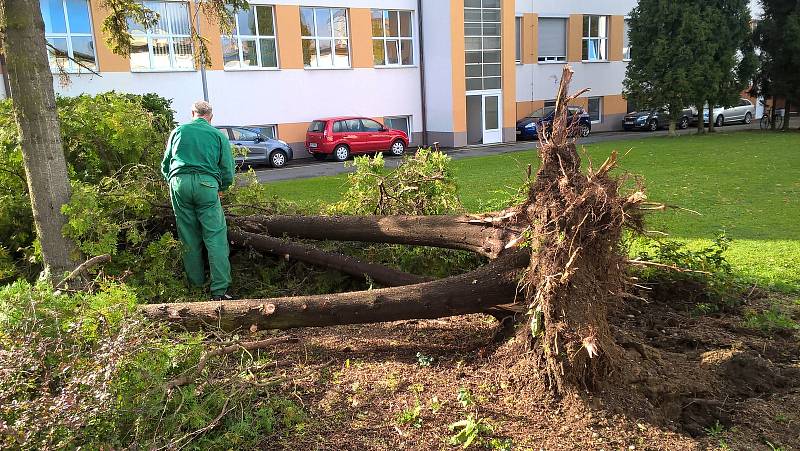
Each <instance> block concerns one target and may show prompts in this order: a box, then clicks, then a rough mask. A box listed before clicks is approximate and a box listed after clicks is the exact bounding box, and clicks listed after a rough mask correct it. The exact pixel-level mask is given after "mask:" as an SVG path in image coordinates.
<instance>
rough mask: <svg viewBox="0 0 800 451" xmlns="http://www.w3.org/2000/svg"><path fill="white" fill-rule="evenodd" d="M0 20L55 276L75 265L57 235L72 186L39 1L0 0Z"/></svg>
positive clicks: (42, 238)
mask: <svg viewBox="0 0 800 451" xmlns="http://www.w3.org/2000/svg"><path fill="white" fill-rule="evenodd" d="M0 20H2V26H3V33H2V34H3V53H4V55H5V57H6V61H7V63H8V79H9V84H10V87H11V94H12V99H13V104H14V116H15V118H16V122H17V126H18V127H19V136H20V145H21V146H22V155H23V160H24V162H25V176H26V178H27V181H28V192H29V194H30V198H31V207H32V209H33V218H34V222H35V224H36V234H37V235H38V238H39V244H40V245H41V252H42V260H43V262H44V269H45V274H47V275H50V276H51V277H58V276H61V275H62V274H63V273H64V272H65V271H67V270H69V269H71V268H72V267H73V266H74V263H75V260H76V258H77V254H76V250H75V247H74V245H73V244H72V243H71V242H70V241H69V240H68V239H67V238H65V237H64V236H63V235H62V234H61V229H62V228H63V226H64V224H65V223H66V219H65V218H64V215H62V214H61V206H62V205H64V204H65V203H67V202H69V197H70V184H69V179H68V177H67V162H66V158H65V157H64V151H63V147H62V144H61V133H60V129H59V126H58V115H57V114H56V99H55V93H54V91H53V75H52V73H51V71H50V63H49V62H48V60H47V54H46V53H45V49H46V45H45V42H46V41H45V38H44V22H43V20H42V13H41V10H40V9H39V1H38V0H13V1H11V0H4V1H2V2H0ZM31 49H39V51H31Z"/></svg>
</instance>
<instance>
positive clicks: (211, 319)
mask: <svg viewBox="0 0 800 451" xmlns="http://www.w3.org/2000/svg"><path fill="white" fill-rule="evenodd" d="M529 260H530V254H528V253H527V252H526V251H515V252H512V253H509V254H506V255H503V256H502V257H500V258H498V259H496V260H494V261H492V262H490V263H489V264H488V265H486V266H484V267H481V268H479V269H477V270H475V271H471V272H468V273H466V274H462V275H459V276H454V277H449V278H446V279H440V280H436V281H433V282H427V283H421V284H416V285H408V286H404V287H396V288H384V289H380V290H370V291H358V292H351V293H340V294H330V295H319V296H298V297H290V298H275V299H254V300H241V301H227V302H213V301H212V302H190V303H180V304H161V305H156V304H154V305H145V306H142V307H140V308H139V310H140V311H141V312H142V313H143V314H144V315H145V316H146V317H148V318H150V319H154V320H159V321H164V322H167V323H170V324H172V325H173V326H175V327H177V328H182V329H186V330H200V329H204V328H207V327H212V328H221V329H223V330H228V331H233V330H239V329H247V328H251V326H253V325H255V326H256V327H257V328H258V329H291V328H295V327H321V326H332V325H341V324H365V323H377V322H386V321H399V320H404V319H433V318H443V317H447V316H456V315H464V314H469V313H480V312H483V311H486V310H488V309H490V308H492V307H495V306H499V305H505V304H511V303H513V302H514V301H515V296H516V293H517V284H518V281H517V271H518V269H519V268H523V267H525V265H527V264H528V261H529Z"/></svg>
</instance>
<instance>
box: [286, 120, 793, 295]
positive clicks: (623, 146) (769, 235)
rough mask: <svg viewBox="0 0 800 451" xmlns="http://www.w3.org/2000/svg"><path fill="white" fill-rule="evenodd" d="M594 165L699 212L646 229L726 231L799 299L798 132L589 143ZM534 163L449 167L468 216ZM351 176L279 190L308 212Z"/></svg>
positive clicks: (690, 238)
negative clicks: (613, 162) (615, 158)
mask: <svg viewBox="0 0 800 451" xmlns="http://www.w3.org/2000/svg"><path fill="white" fill-rule="evenodd" d="M585 149H586V151H587V152H588V155H589V156H590V157H591V159H592V161H593V162H594V163H595V165H596V166H598V165H600V164H601V163H602V162H603V160H604V159H605V158H606V157H607V156H608V155H609V153H610V152H611V151H612V150H615V149H616V150H618V151H620V153H621V154H626V152H627V154H626V155H625V156H624V157H623V158H621V161H620V165H619V166H620V169H619V170H620V171H624V172H628V173H632V174H637V175H641V176H643V177H644V180H645V183H646V186H647V194H648V197H649V199H650V200H653V201H658V202H664V203H666V204H669V205H676V206H680V207H682V208H685V209H689V210H694V211H697V212H699V213H700V214H701V215H696V214H692V213H689V212H687V211H683V210H677V209H671V210H668V211H666V212H661V213H655V214H652V215H650V218H649V228H651V229H656V230H661V231H664V232H667V233H669V234H670V236H671V237H673V238H676V239H680V240H683V241H686V242H687V243H689V245H690V246H702V245H707V244H708V243H710V241H711V239H712V238H713V237H714V236H715V235H716V234H717V233H719V232H720V231H725V232H726V233H727V234H728V236H729V237H730V238H732V239H733V243H732V245H731V248H730V250H729V251H728V254H727V258H728V260H729V261H730V262H731V264H732V265H733V266H734V268H735V269H736V271H737V273H738V274H739V275H741V276H742V277H744V278H746V279H747V280H750V281H753V282H756V283H758V284H759V285H761V286H767V287H771V288H773V289H778V290H781V291H786V292H800V134H799V133H765V132H759V131H746V132H736V133H724V134H717V135H713V136H708V135H706V136H683V137H678V138H669V137H655V138H647V139H639V140H631V141H609V142H604V143H597V144H590V145H587V146H585ZM528 164H532V165H533V166H534V170H535V169H536V167H537V166H538V159H537V158H536V155H535V153H534V151H533V150H529V151H523V152H515V153H508V154H501V155H493V156H489V157H475V158H465V159H462V160H456V161H454V162H453V169H454V171H455V174H456V177H457V180H458V184H459V194H460V196H461V199H462V201H463V203H464V205H465V206H466V208H467V209H468V210H470V211H473V212H477V211H485V210H490V209H493V208H497V207H498V206H500V205H501V203H502V202H503V201H504V200H505V199H508V197H509V195H510V194H511V193H513V192H514V191H515V190H516V189H517V188H518V187H519V186H520V185H521V184H522V181H523V179H524V177H525V168H526V166H527V165H528ZM345 183H346V175H344V174H342V175H337V176H332V177H319V178H314V179H301V180H291V181H286V182H277V183H273V184H272V185H271V188H272V190H273V192H274V193H275V194H276V195H278V196H280V197H282V198H284V199H287V200H291V201H295V202H298V203H300V204H305V205H318V204H320V203H328V202H335V201H337V200H338V199H339V196H340V195H341V194H342V193H343V192H344V190H345V189H346V187H345Z"/></svg>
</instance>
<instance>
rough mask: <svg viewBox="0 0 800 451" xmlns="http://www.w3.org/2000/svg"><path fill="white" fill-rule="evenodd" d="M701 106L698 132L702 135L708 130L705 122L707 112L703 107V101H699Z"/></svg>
mask: <svg viewBox="0 0 800 451" xmlns="http://www.w3.org/2000/svg"><path fill="white" fill-rule="evenodd" d="M699 105H700V106H699V107H697V134H698V135H702V134H703V133H705V132H706V124H704V123H703V113H704V112H705V110H706V109H705V108H703V102H699Z"/></svg>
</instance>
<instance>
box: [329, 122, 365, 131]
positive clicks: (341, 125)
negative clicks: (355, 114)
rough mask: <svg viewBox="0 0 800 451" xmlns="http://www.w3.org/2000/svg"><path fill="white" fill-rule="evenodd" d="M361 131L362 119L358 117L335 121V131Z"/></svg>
mask: <svg viewBox="0 0 800 451" xmlns="http://www.w3.org/2000/svg"><path fill="white" fill-rule="evenodd" d="M360 131H361V121H360V120H358V119H347V120H344V121H336V122H334V123H333V132H334V133H358V132H360Z"/></svg>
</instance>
